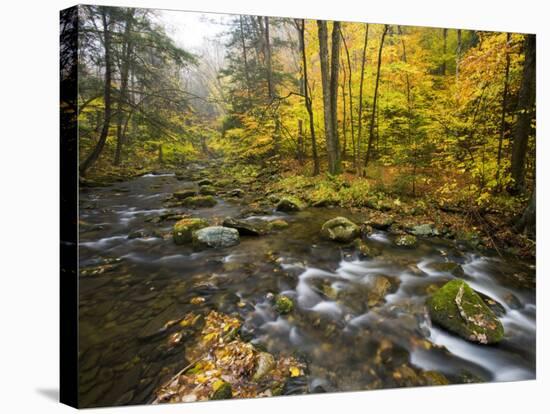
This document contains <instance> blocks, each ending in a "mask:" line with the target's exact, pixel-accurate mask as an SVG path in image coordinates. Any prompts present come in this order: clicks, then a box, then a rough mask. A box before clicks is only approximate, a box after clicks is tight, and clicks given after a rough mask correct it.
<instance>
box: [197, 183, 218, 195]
mask: <svg viewBox="0 0 550 414" xmlns="http://www.w3.org/2000/svg"><path fill="white" fill-rule="evenodd" d="M199 194H201V195H216V189H215V188H214V187H212V186H211V185H203V186H201V188H200V189H199Z"/></svg>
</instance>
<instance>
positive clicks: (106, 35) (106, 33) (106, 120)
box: [79, 6, 112, 177]
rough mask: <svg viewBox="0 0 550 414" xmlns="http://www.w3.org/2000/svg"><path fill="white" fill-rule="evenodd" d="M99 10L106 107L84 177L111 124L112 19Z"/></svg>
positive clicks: (84, 165) (105, 10) (82, 166)
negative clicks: (97, 138) (103, 57)
mask: <svg viewBox="0 0 550 414" xmlns="http://www.w3.org/2000/svg"><path fill="white" fill-rule="evenodd" d="M99 10H100V11H101V20H102V22H103V44H104V47H105V88H104V92H103V101H104V104H105V109H104V112H103V127H102V129H101V134H100V136H99V140H98V142H97V144H96V146H95V148H94V149H93V151H92V152H91V153H90V155H89V156H88V157H87V158H86V159H85V160H84V162H83V163H82V164H80V167H79V171H80V175H82V176H83V177H84V176H85V175H86V172H87V171H88V169H89V168H90V167H91V166H92V165H93V164H94V163H95V162H96V161H97V159H98V158H99V156H100V154H101V152H102V151H103V147H104V146H105V142H106V141H107V135H108V134H109V126H110V124H111V75H112V73H111V72H112V69H111V50H110V49H111V33H110V30H109V24H110V21H108V20H109V18H108V14H109V11H108V8H107V7H104V6H100V7H99Z"/></svg>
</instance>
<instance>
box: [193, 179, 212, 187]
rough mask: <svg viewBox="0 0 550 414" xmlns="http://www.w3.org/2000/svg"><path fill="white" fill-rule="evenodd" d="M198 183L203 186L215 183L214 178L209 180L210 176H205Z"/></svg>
mask: <svg viewBox="0 0 550 414" xmlns="http://www.w3.org/2000/svg"><path fill="white" fill-rule="evenodd" d="M197 184H198V185H200V186H203V185H212V184H213V183H212V180H209V179H208V178H203V179H202V180H200V181H199V182H198V183H197Z"/></svg>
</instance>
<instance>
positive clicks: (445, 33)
mask: <svg viewBox="0 0 550 414" xmlns="http://www.w3.org/2000/svg"><path fill="white" fill-rule="evenodd" d="M446 73H447V29H443V63H442V64H441V74H442V75H444V76H445V75H446Z"/></svg>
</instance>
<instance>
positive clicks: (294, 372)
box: [289, 367, 302, 377]
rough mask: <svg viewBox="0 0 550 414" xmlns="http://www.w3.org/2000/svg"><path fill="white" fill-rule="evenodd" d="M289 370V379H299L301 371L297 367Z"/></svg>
mask: <svg viewBox="0 0 550 414" xmlns="http://www.w3.org/2000/svg"><path fill="white" fill-rule="evenodd" d="M289 370H290V376H291V377H299V376H300V375H302V370H301V369H300V368H298V367H290V368H289Z"/></svg>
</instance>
